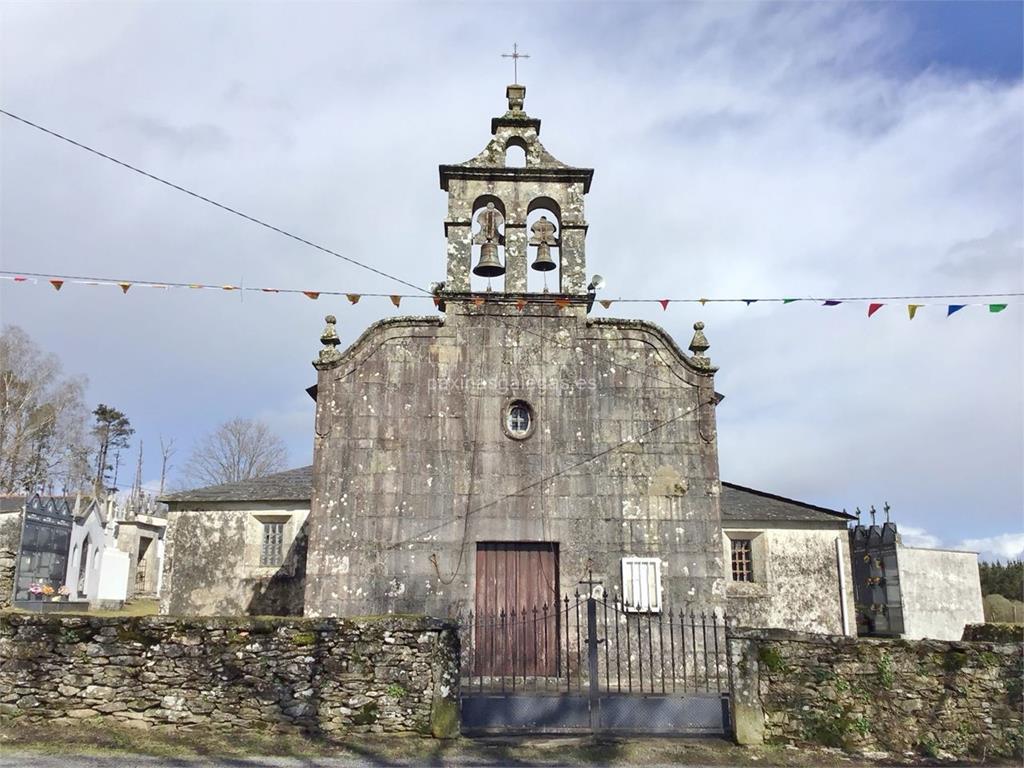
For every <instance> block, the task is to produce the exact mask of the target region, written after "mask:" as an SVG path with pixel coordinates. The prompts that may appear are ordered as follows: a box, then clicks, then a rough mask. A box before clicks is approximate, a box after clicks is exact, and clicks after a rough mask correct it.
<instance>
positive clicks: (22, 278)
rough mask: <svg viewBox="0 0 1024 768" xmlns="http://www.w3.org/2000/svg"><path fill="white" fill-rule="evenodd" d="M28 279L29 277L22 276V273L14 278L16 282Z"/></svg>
mask: <svg viewBox="0 0 1024 768" xmlns="http://www.w3.org/2000/svg"><path fill="white" fill-rule="evenodd" d="M26 280H28V278H27V277H22V276H21V275H18V276H17V277H15V278H14V282H16V283H24V282H25V281H26Z"/></svg>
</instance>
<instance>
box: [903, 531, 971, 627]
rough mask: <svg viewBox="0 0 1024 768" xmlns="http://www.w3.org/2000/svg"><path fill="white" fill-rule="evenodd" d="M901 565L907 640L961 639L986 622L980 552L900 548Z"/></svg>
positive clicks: (904, 622) (904, 624)
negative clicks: (970, 627)
mask: <svg viewBox="0 0 1024 768" xmlns="http://www.w3.org/2000/svg"><path fill="white" fill-rule="evenodd" d="M897 562H898V563H899V568H900V595H901V598H902V600H903V636H904V637H905V638H907V639H908V640H916V639H919V638H924V637H927V638H931V639H933V640H959V639H960V638H961V637H963V632H964V626H965V625H967V624H980V623H982V622H984V621H985V610H984V604H983V603H982V599H981V575H980V573H979V572H978V555H977V554H976V553H974V552H954V551H950V550H942V549H919V548H917V547H904V546H900V547H899V550H898V551H897Z"/></svg>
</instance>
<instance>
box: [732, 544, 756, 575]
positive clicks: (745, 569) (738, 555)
mask: <svg viewBox="0 0 1024 768" xmlns="http://www.w3.org/2000/svg"><path fill="white" fill-rule="evenodd" d="M731 541H732V580H733V581H753V580H754V561H753V558H752V557H751V549H752V548H751V544H750V539H731Z"/></svg>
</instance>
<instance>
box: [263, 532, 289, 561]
mask: <svg viewBox="0 0 1024 768" xmlns="http://www.w3.org/2000/svg"><path fill="white" fill-rule="evenodd" d="M283 554H284V523H264V524H263V547H262V548H261V549H260V565H280V564H281V561H282V560H283V559H284V558H283Z"/></svg>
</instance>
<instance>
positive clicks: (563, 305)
mask: <svg viewBox="0 0 1024 768" xmlns="http://www.w3.org/2000/svg"><path fill="white" fill-rule="evenodd" d="M569 304H570V302H569V300H568V299H555V306H556V307H558V308H559V309H565V308H566V307H568V306H569Z"/></svg>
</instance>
